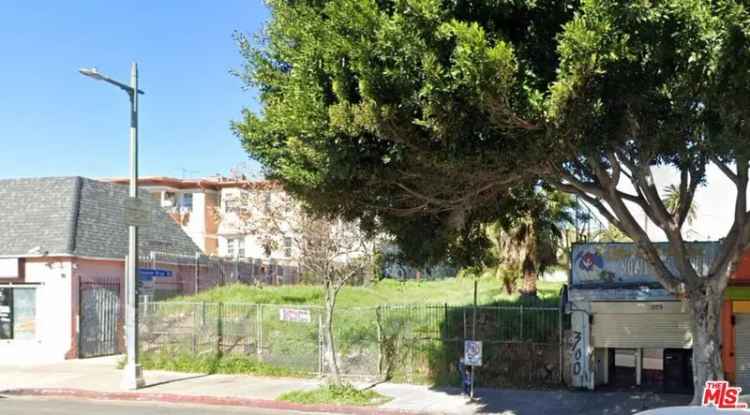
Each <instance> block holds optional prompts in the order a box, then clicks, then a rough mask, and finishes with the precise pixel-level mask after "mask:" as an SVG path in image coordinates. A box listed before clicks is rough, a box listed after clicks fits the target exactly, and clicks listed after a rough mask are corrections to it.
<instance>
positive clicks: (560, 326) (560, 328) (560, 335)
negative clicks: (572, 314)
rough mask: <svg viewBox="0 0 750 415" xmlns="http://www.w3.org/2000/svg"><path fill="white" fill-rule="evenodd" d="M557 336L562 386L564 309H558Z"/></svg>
mask: <svg viewBox="0 0 750 415" xmlns="http://www.w3.org/2000/svg"><path fill="white" fill-rule="evenodd" d="M557 336H558V348H559V349H560V366H559V367H558V371H559V372H560V384H561V385H562V384H563V382H564V381H565V379H563V364H564V363H563V353H564V351H565V348H564V343H563V313H562V309H561V308H558V309H557Z"/></svg>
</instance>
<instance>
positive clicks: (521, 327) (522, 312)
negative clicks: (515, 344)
mask: <svg viewBox="0 0 750 415" xmlns="http://www.w3.org/2000/svg"><path fill="white" fill-rule="evenodd" d="M521 341H523V304H521Z"/></svg>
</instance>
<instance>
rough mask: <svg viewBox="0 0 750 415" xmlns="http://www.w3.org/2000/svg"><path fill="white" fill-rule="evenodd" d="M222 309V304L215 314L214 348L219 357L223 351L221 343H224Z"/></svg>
mask: <svg viewBox="0 0 750 415" xmlns="http://www.w3.org/2000/svg"><path fill="white" fill-rule="evenodd" d="M223 308H224V303H221V302H220V303H219V308H218V310H217V312H216V334H217V336H216V347H217V349H218V353H217V354H218V356H219V357H221V354H222V353H223V351H224V347H223V345H222V343H223V342H224V339H223V337H224V333H223V331H224V321H223V319H222V309H223Z"/></svg>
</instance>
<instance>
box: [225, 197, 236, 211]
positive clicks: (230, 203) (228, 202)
mask: <svg viewBox="0 0 750 415" xmlns="http://www.w3.org/2000/svg"><path fill="white" fill-rule="evenodd" d="M239 209H240V199H239V198H238V197H227V198H225V199H224V211H225V212H234V211H237V210H239Z"/></svg>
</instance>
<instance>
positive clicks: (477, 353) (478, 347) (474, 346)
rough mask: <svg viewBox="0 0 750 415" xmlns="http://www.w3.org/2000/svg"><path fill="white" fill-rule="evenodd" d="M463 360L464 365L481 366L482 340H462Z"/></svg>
mask: <svg viewBox="0 0 750 415" xmlns="http://www.w3.org/2000/svg"><path fill="white" fill-rule="evenodd" d="M464 362H465V363H464V364H465V365H466V366H482V342H480V341H474V340H466V341H464Z"/></svg>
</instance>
